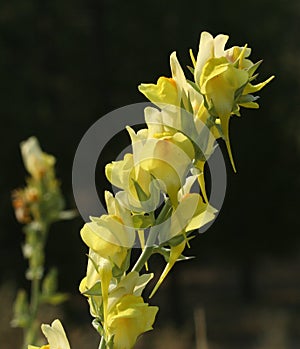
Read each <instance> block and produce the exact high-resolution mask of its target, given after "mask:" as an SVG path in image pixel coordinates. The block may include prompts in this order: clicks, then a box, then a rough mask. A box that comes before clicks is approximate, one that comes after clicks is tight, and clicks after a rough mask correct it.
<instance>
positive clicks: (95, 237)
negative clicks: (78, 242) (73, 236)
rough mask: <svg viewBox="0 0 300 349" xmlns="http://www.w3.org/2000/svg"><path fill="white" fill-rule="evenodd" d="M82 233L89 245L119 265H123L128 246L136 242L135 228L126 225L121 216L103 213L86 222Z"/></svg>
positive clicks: (83, 238) (103, 256)
mask: <svg viewBox="0 0 300 349" xmlns="http://www.w3.org/2000/svg"><path fill="white" fill-rule="evenodd" d="M80 234H81V238H82V240H83V241H84V242H85V244H86V245H87V246H88V247H90V248H91V249H92V250H93V251H94V252H96V253H97V254H99V255H100V256H101V257H102V258H105V259H107V260H110V261H111V262H112V263H114V264H115V265H117V266H118V267H121V265H122V263H123V261H124V260H125V258H126V255H127V250H128V248H130V247H131V246H132V245H133V242H134V232H133V230H132V229H131V228H130V227H126V226H124V225H123V223H122V221H121V220H120V219H119V217H117V216H112V215H103V216H101V217H100V218H95V219H94V221H92V222H89V223H86V224H85V225H84V226H83V228H82V229H81V232H80Z"/></svg>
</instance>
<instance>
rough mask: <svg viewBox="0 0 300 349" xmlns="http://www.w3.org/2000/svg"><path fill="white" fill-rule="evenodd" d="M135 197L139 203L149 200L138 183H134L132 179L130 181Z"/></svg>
mask: <svg viewBox="0 0 300 349" xmlns="http://www.w3.org/2000/svg"><path fill="white" fill-rule="evenodd" d="M132 181H133V184H134V187H135V190H136V193H137V196H138V198H139V200H140V201H146V200H148V199H149V197H148V195H147V194H146V193H145V192H144V190H143V189H142V187H141V186H140V185H139V183H138V182H137V181H135V180H134V179H132Z"/></svg>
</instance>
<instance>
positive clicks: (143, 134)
mask: <svg viewBox="0 0 300 349" xmlns="http://www.w3.org/2000/svg"><path fill="white" fill-rule="evenodd" d="M227 40H228V36H227V35H218V36H216V37H215V38H213V36H212V35H211V34H209V33H207V32H203V33H202V34H201V38H200V45H199V52H198V54H197V56H196V58H195V56H194V55H193V53H192V51H190V55H191V60H192V67H190V71H191V73H192V76H193V79H192V80H189V79H187V78H186V76H185V74H184V72H183V69H182V67H181V66H180V64H179V62H178V60H177V57H176V53H175V52H173V53H172V54H171V56H170V65H171V73H172V76H171V77H160V78H159V79H158V80H157V83H156V84H141V85H140V86H139V90H140V91H141V92H142V93H143V94H144V95H145V96H146V97H147V98H148V99H149V100H150V101H151V102H152V103H153V104H154V106H153V107H147V108H146V109H145V111H144V113H145V122H146V125H147V127H146V128H144V129H141V130H139V131H138V132H135V131H134V130H133V129H132V128H130V127H127V130H128V133H129V136H130V139H131V143H132V152H131V153H127V154H126V155H125V156H124V158H123V159H122V160H119V161H113V162H112V163H110V164H108V165H107V166H106V169H105V171H106V176H107V178H108V180H109V181H110V182H111V184H112V185H113V186H115V187H117V188H119V191H118V192H117V193H116V194H115V196H114V195H113V194H111V193H110V192H108V191H107V192H106V193H105V200H106V206H107V214H106V215H102V216H101V217H91V222H89V223H86V224H85V225H84V227H83V228H82V230H81V236H82V239H83V241H84V242H85V244H86V245H87V246H88V248H89V254H88V265H87V273H86V276H85V277H84V279H83V280H82V282H81V284H80V292H81V293H82V294H84V295H85V296H86V297H87V300H88V302H89V306H90V312H91V315H92V317H93V318H94V321H93V325H94V327H95V328H96V329H97V331H98V332H99V334H100V335H101V336H102V339H101V343H100V346H99V348H100V349H101V348H102V349H103V348H107V349H131V348H133V346H134V344H135V342H136V340H137V338H138V336H139V335H140V334H142V333H143V332H145V331H148V330H150V329H152V325H153V323H154V319H155V316H156V313H157V311H158V308H157V307H155V306H150V305H149V304H148V303H146V302H145V300H144V298H143V296H142V292H143V290H144V288H145V287H146V286H147V285H151V286H152V292H151V294H150V298H151V297H152V296H153V295H154V294H155V292H156V291H157V289H158V288H159V286H160V285H161V283H162V282H163V280H164V278H165V277H166V276H167V274H168V273H169V272H170V270H171V268H172V267H173V266H174V264H175V262H176V261H178V260H185V259H187V257H184V256H183V252H184V250H185V248H186V246H189V243H190V242H189V241H190V240H191V239H192V238H193V237H194V235H195V234H194V232H195V231H197V230H198V229H199V228H202V227H203V226H205V225H206V224H207V223H209V222H211V221H212V220H213V219H214V218H215V214H216V209H215V208H214V207H212V206H211V205H210V203H209V199H208V197H209V195H208V193H207V190H206V186H205V176H204V166H205V163H206V162H207V160H208V159H209V157H210V156H211V155H212V154H213V152H214V150H215V147H216V140H217V139H219V138H221V139H223V140H224V141H225V143H226V146H227V150H228V154H229V158H230V160H231V163H232V166H233V168H234V170H235V165H234V161H233V157H232V152H231V147H230V139H229V120H230V117H231V116H233V115H238V116H239V115H240V107H246V108H258V104H257V102H256V100H257V98H258V97H257V96H254V95H253V93H255V92H257V91H259V90H260V89H262V88H263V87H264V86H265V85H266V84H267V83H268V82H269V81H270V80H271V79H272V78H273V77H270V78H269V79H267V80H266V81H264V82H261V83H258V84H253V81H254V80H255V79H256V77H257V74H256V71H257V69H258V67H259V65H260V64H261V62H257V63H253V62H252V61H251V60H250V59H249V58H248V57H249V55H250V52H251V50H250V49H249V48H248V47H247V45H246V46H244V47H239V46H234V47H232V48H229V49H225V48H224V47H225V44H226V42H227ZM195 188H196V190H195ZM137 245H139V246H140V247H141V254H140V256H139V257H138V258H137V260H136V261H135V263H134V265H133V266H132V267H131V263H132V258H131V251H132V249H133V248H134V247H137ZM156 253H158V254H161V255H162V256H163V257H164V258H165V261H166V266H165V269H164V271H163V272H162V274H161V276H160V277H159V279H158V281H157V283H156V284H155V285H152V283H150V284H148V283H149V281H150V280H151V279H152V277H153V274H152V273H149V272H148V269H149V266H148V260H149V258H150V257H151V256H152V255H153V254H156ZM144 267H145V269H146V273H141V271H142V270H143V268H144ZM50 348H51V349H56V347H54V346H53V347H51V343H50Z"/></svg>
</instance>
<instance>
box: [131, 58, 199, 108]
mask: <svg viewBox="0 0 300 349" xmlns="http://www.w3.org/2000/svg"><path fill="white" fill-rule="evenodd" d="M170 67H171V72H172V77H171V78H166V77H160V78H159V79H158V80H157V83H156V84H141V85H139V87H138V88H139V91H140V92H142V93H143V94H144V95H145V96H146V97H147V98H148V99H149V100H150V101H151V102H152V103H154V104H156V105H157V106H158V107H160V108H165V107H168V106H169V105H175V106H177V107H181V106H183V107H184V108H185V109H186V110H188V111H190V112H193V111H194V112H196V110H197V109H198V107H199V106H200V104H201V103H202V101H203V98H202V96H201V95H200V93H199V92H198V91H196V90H195V89H194V88H193V87H192V86H191V85H190V84H189V83H188V81H187V80H186V77H185V75H184V72H183V70H182V68H181V66H180V64H179V62H178V59H177V56H176V52H172V53H171V55H170ZM190 105H191V106H192V108H193V110H190Z"/></svg>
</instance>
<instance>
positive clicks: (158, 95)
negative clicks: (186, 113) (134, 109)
mask: <svg viewBox="0 0 300 349" xmlns="http://www.w3.org/2000/svg"><path fill="white" fill-rule="evenodd" d="M138 89H139V91H140V92H142V93H143V94H144V95H145V96H146V97H147V98H148V99H149V100H150V101H151V102H152V103H154V104H156V105H158V106H159V105H161V104H173V105H179V100H178V93H177V87H176V83H175V81H174V79H172V78H166V77H164V76H162V77H160V78H159V79H158V80H157V83H156V84H141V85H139V87H138Z"/></svg>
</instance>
